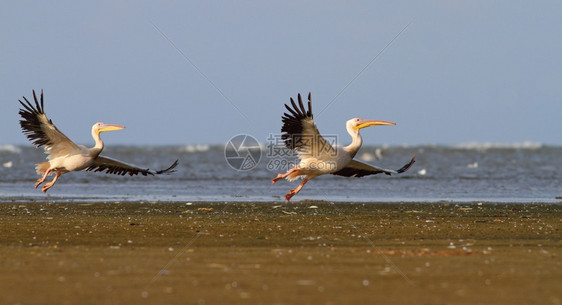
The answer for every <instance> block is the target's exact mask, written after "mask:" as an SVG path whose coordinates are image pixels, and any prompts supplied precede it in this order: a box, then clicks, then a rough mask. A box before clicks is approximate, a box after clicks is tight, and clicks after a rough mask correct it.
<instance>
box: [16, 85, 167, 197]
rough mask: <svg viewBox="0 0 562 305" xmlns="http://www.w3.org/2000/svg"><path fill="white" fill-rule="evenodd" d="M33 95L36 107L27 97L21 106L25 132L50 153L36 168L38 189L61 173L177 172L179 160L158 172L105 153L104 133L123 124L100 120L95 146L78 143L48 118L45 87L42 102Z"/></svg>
mask: <svg viewBox="0 0 562 305" xmlns="http://www.w3.org/2000/svg"><path fill="white" fill-rule="evenodd" d="M33 98H34V99H35V106H33V105H32V104H31V103H30V102H29V101H28V100H27V99H26V98H25V96H24V97H23V99H24V100H25V103H24V102H22V101H21V100H19V102H20V104H21V105H22V106H23V107H24V108H25V109H21V108H20V111H19V115H20V116H21V117H22V120H20V126H21V129H22V131H23V133H24V134H25V135H26V136H27V138H28V139H29V140H30V141H31V142H32V143H33V144H34V145H35V146H37V147H41V146H44V148H45V153H46V154H47V155H48V156H47V160H49V161H47V162H42V163H37V164H36V167H35V170H36V171H37V174H39V175H42V177H41V178H40V179H38V180H37V182H36V183H35V188H36V189H37V187H38V186H39V185H41V183H43V182H45V179H47V176H49V175H52V174H55V177H54V178H53V180H52V181H51V182H48V183H45V185H43V187H42V188H41V191H42V192H43V193H45V192H47V190H48V189H50V188H51V187H53V185H55V183H56V182H57V179H58V178H59V177H60V175H62V174H64V173H68V172H73V171H81V170H86V171H94V172H100V171H104V170H105V172H106V173H108V174H117V175H125V174H129V175H130V176H133V175H138V174H142V175H144V176H146V175H155V174H156V175H158V174H163V173H169V172H173V169H174V168H175V167H176V166H177V165H178V161H177V160H176V162H174V163H173V164H172V165H171V166H170V167H168V168H166V169H164V170H159V171H154V170H150V169H142V168H140V167H137V166H134V165H130V164H127V163H124V162H121V161H118V160H115V159H111V158H108V157H104V156H101V155H100V153H101V152H102V150H103V141H102V140H101V138H100V133H102V132H105V131H113V130H121V129H123V128H125V126H121V125H115V124H104V123H96V124H94V126H92V137H93V138H94V141H95V143H96V144H95V145H94V147H92V148H88V147H85V146H82V145H76V144H75V143H74V142H72V141H71V140H70V139H69V138H67V137H66V136H65V135H64V134H63V133H62V132H60V131H59V130H58V128H57V127H56V126H55V125H54V124H53V122H52V121H51V120H49V119H48V118H47V115H46V114H45V112H44V106H43V90H41V103H39V101H38V100H37V95H36V94H35V90H33Z"/></svg>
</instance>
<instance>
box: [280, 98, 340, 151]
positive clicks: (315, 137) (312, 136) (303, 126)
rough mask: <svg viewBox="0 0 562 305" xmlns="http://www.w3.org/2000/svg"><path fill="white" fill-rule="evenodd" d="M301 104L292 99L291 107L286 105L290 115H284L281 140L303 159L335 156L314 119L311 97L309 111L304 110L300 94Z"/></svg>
mask: <svg viewBox="0 0 562 305" xmlns="http://www.w3.org/2000/svg"><path fill="white" fill-rule="evenodd" d="M298 101H299V104H298V105H297V104H296V103H295V101H294V100H293V98H291V105H292V107H291V106H289V105H287V104H285V108H287V110H288V111H289V113H284V114H283V117H282V118H281V120H282V121H283V127H282V128H281V132H282V133H283V134H282V135H281V139H283V141H284V142H285V146H286V147H287V148H288V149H291V150H295V151H296V152H297V153H298V154H299V156H300V158H301V159H303V158H308V157H314V158H320V159H324V158H322V156H326V155H329V156H334V155H335V154H336V151H335V149H334V148H333V147H332V145H330V143H328V142H327V141H326V139H324V137H322V135H320V132H318V128H316V124H314V120H313V117H312V102H311V95H310V93H308V110H306V109H305V108H304V105H303V102H302V98H301V95H300V93H299V94H298Z"/></svg>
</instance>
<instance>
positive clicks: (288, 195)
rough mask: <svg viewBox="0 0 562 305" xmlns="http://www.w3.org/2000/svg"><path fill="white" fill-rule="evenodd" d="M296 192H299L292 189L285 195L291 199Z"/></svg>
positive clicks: (287, 198)
mask: <svg viewBox="0 0 562 305" xmlns="http://www.w3.org/2000/svg"><path fill="white" fill-rule="evenodd" d="M296 194H297V192H296V191H295V190H290V191H289V193H288V194H287V195H285V200H287V201H291V198H293V196H295V195H296Z"/></svg>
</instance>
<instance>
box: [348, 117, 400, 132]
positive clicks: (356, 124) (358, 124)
mask: <svg viewBox="0 0 562 305" xmlns="http://www.w3.org/2000/svg"><path fill="white" fill-rule="evenodd" d="M376 125H396V123H394V122H387V121H378V120H364V119H360V118H354V119H351V120H349V121H347V126H349V127H351V128H352V129H355V130H357V131H359V129H361V128H365V127H370V126H376Z"/></svg>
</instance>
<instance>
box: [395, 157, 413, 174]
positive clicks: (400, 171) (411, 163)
mask: <svg viewBox="0 0 562 305" xmlns="http://www.w3.org/2000/svg"><path fill="white" fill-rule="evenodd" d="M414 163H416V155H414V156H412V160H410V162H409V163H408V164H406V165H404V166H402V167H401V168H400V169H399V170H396V171H397V172H398V173H399V174H400V173H403V172H405V171H407V170H409V169H410V167H412V165H414Z"/></svg>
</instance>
